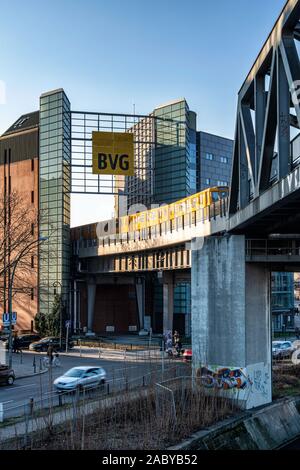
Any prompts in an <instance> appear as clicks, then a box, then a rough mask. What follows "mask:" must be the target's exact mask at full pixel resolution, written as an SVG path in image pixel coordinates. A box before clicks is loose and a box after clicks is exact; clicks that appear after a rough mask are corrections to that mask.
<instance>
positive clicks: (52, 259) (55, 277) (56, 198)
mask: <svg viewBox="0 0 300 470" xmlns="http://www.w3.org/2000/svg"><path fill="white" fill-rule="evenodd" d="M70 144H71V119H70V102H69V100H68V98H67V96H66V94H65V93H64V91H63V90H62V89H59V90H55V91H52V92H48V93H45V94H43V95H42V96H41V97H40V167H39V190H40V194H39V207H40V214H41V222H40V237H48V238H49V239H48V241H47V242H44V243H43V244H42V245H41V248H40V257H39V258H40V259H39V276H40V281H39V284H40V291H39V309H40V312H42V313H45V314H49V313H51V312H52V308H53V301H54V296H55V294H58V295H59V294H61V296H62V297H61V299H62V302H63V306H65V307H67V302H68V290H69V278H70V164H71V147H70Z"/></svg>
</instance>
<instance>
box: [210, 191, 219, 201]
mask: <svg viewBox="0 0 300 470" xmlns="http://www.w3.org/2000/svg"><path fill="white" fill-rule="evenodd" d="M211 198H212V202H218V200H219V193H218V192H216V191H212V192H211Z"/></svg>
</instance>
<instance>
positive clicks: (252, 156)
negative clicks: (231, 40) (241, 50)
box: [229, 0, 300, 215]
mask: <svg viewBox="0 0 300 470" xmlns="http://www.w3.org/2000/svg"><path fill="white" fill-rule="evenodd" d="M299 20H300V0H289V1H288V2H287V3H286V5H285V7H284V8H283V10H282V13H281V15H280V17H279V19H278V21H277V22H276V24H275V26H274V28H273V30H272V32H271V34H270V36H269V37H268V39H267V41H266V43H265V44H264V46H263V48H262V50H261V52H260V53H259V55H258V57H257V59H256V61H255V63H254V65H253V67H252V69H251V70H250V72H249V74H248V76H247V78H246V80H245V82H244V84H243V86H242V88H241V90H240V92H239V96H238V106H237V118H236V130H235V143H234V155H233V166H232V177H231V194H230V201H229V214H230V215H231V214H234V213H236V212H237V211H238V210H240V209H243V208H245V207H246V206H247V205H248V204H249V202H250V201H251V200H252V199H256V198H257V197H259V196H260V195H261V194H262V193H263V192H264V191H265V190H267V189H268V188H269V187H271V186H272V185H273V184H274V183H275V182H277V181H279V180H281V179H282V178H284V177H286V176H287V175H288V174H289V173H290V172H291V171H292V170H293V169H294V168H295V166H297V165H298V164H299V162H300V144H299V140H298V139H297V135H299V129H300V61H299V54H298V50H299V41H300V21H299ZM297 145H299V149H298V148H297Z"/></svg>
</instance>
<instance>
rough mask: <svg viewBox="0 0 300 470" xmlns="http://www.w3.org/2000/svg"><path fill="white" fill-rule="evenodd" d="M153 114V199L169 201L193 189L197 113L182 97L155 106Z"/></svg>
mask: <svg viewBox="0 0 300 470" xmlns="http://www.w3.org/2000/svg"><path fill="white" fill-rule="evenodd" d="M153 115H154V116H155V117H156V118H158V119H157V120H156V121H155V124H156V134H157V147H156V150H155V163H154V194H153V199H154V202H155V203H157V204H168V203H171V202H173V201H176V200H178V199H181V198H184V197H186V196H189V195H190V194H193V193H195V192H196V113H195V112H193V111H190V109H189V106H188V104H187V102H186V100H185V99H184V98H182V99H180V100H176V101H171V102H169V103H166V104H163V105H161V106H158V107H157V108H155V110H154V111H153ZM168 120H170V121H171V122H172V125H170V122H169V121H168Z"/></svg>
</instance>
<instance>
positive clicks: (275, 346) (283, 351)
mask: <svg viewBox="0 0 300 470" xmlns="http://www.w3.org/2000/svg"><path fill="white" fill-rule="evenodd" d="M295 350H296V348H294V346H293V344H292V342H291V341H273V342H272V356H273V359H284V358H290V357H291V356H292V354H293V352H294V351H295Z"/></svg>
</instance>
